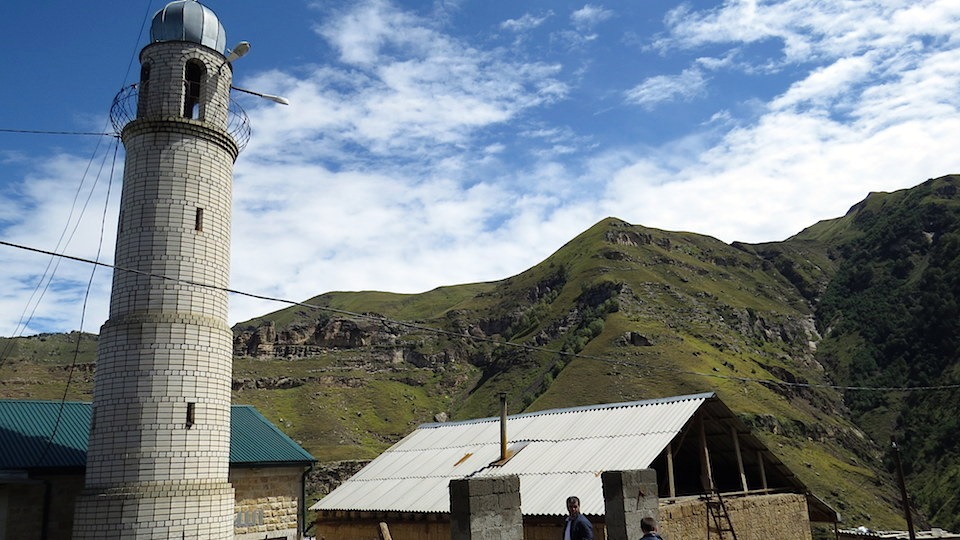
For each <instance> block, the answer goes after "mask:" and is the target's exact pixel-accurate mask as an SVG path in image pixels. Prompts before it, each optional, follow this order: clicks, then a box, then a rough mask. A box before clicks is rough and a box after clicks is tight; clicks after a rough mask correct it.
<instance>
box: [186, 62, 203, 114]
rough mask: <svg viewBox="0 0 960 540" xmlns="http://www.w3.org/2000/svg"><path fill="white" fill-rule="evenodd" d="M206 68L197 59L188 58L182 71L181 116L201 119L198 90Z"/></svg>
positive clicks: (201, 110)
mask: <svg viewBox="0 0 960 540" xmlns="http://www.w3.org/2000/svg"><path fill="white" fill-rule="evenodd" d="M205 71H206V69H205V68H204V67H203V64H202V63H200V62H199V61H198V60H190V61H189V62H187V67H186V70H185V73H184V84H185V88H184V98H183V116H184V117H185V118H191V119H194V120H202V119H203V108H202V107H201V103H200V93H201V92H200V90H201V88H202V86H203V85H202V81H203V76H204V72H205Z"/></svg>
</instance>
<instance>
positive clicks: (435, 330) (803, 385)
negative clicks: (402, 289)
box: [0, 240, 960, 392]
mask: <svg viewBox="0 0 960 540" xmlns="http://www.w3.org/2000/svg"><path fill="white" fill-rule="evenodd" d="M0 245H4V246H8V247H13V248H17V249H22V250H26V251H32V252H34V253H41V254H44V255H50V256H53V257H62V258H65V259H69V260H73V261H77V262H82V263H87V264H93V265H97V266H103V267H105V268H112V269H114V270H119V271H121V272H131V273H134V274H139V275H142V276H148V277H152V278H157V279H162V280H166V281H173V282H177V283H184V284H187V285H194V286H197V287H204V288H208V289H213V290H218V291H222V292H226V293H230V294H236V295H240V296H246V297H248V298H255V299H258V300H267V301H270V302H279V303H283V304H289V305H291V306H301V307H305V308H310V309H316V310H320V311H326V312H329V313H335V314H338V315H345V316H349V317H353V318H357V319H365V320H370V321H374V322H378V323H381V324H384V325H390V324H392V325H394V326H401V327H405V328H410V329H414V330H420V331H423V332H428V333H432V334H436V335H442V336H449V337H454V338H458V339H468V340H471V341H477V342H485V343H491V344H494V345H500V346H504V347H511V348H515V349H521V350H527V351H534V352H543V353H549V354H557V355H561V356H569V357H571V358H580V359H584V360H597V361H601V362H606V363H613V364H619V365H626V366H632V367H639V368H644V369H651V370H659V371H669V372H672V373H679V374H684V375H696V376H699V377H711V378H716V379H724V380H730V381H737V382H750V383H758V384H764V385H771V386H781V387H790V388H819V389H831V390H842V391H869V392H921V391H923V392H928V391H942V390H957V389H960V384H943V385H932V386H883V387H879V386H847V385H839V384H818V383H800V382H788V381H782V380H780V379H758V378H752V377H738V376H733V375H723V374H720V373H704V372H700V371H692V370H684V369H679V368H671V367H665V366H653V365H649V364H638V363H636V362H629V361H626V360H621V359H617V358H612V357H607V356H596V355H589V354H582V353H574V352H571V351H564V350H557V349H549V348H547V347H541V346H537V345H527V344H525V343H514V342H510V341H503V340H501V339H495V338H491V337H486V336H474V335H472V334H469V333H461V332H453V331H451V330H443V329H441V328H434V327H432V326H426V325H423V324H419V323H413V322H409V321H400V320H396V319H390V318H388V317H383V316H380V315H371V314H369V313H357V312H354V311H348V310H345V309H338V308H334V307H330V306H320V305H316V304H309V303H306V302H298V301H295V300H288V299H285V298H278V297H274V296H267V295H263V294H256V293H250V292H245V291H240V290H237V289H231V288H229V287H220V286H217V285H211V284H209V283H202V282H199V281H193V280H188V279H179V278H174V277H170V276H165V275H163V274H155V273H152V272H145V271H143V270H137V269H135V268H125V267H122V266H116V265H112V264H108V263H103V262H99V261H95V260H90V259H85V258H83V257H76V256H73V255H66V254H62V253H55V252H52V251H47V250H43V249H39V248H34V247H29V246H24V245H20V244H14V243H12V242H7V241H4V240H0Z"/></svg>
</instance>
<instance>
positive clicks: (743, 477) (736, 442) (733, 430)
mask: <svg viewBox="0 0 960 540" xmlns="http://www.w3.org/2000/svg"><path fill="white" fill-rule="evenodd" d="M730 435H731V436H733V449H734V451H736V454H737V467H738V468H739V469H740V487H741V488H743V492H744V493H746V492H747V491H749V488H747V473H746V472H744V470H743V456H742V455H741V454H740V436H739V435H737V427H736V426H734V425H731V426H730Z"/></svg>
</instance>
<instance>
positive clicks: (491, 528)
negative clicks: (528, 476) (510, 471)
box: [450, 475, 523, 540]
mask: <svg viewBox="0 0 960 540" xmlns="http://www.w3.org/2000/svg"><path fill="white" fill-rule="evenodd" d="M450 538H451V540H523V515H522V514H521V513H520V478H519V477H518V476H516V475H512V476H496V477H489V478H464V479H457V480H451V481H450Z"/></svg>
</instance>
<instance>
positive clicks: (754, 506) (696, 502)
mask: <svg viewBox="0 0 960 540" xmlns="http://www.w3.org/2000/svg"><path fill="white" fill-rule="evenodd" d="M724 505H725V506H726V507H727V511H728V512H729V513H730V522H731V524H732V525H733V529H734V530H735V531H736V533H737V538H738V539H739V540H770V539H771V538H776V539H777V540H810V539H811V533H810V520H809V517H808V512H807V499H806V497H805V496H804V495H800V494H796V493H783V494H774V495H751V496H748V497H725V498H724ZM660 517H661V521H660V529H661V531H663V533H665V534H664V536H665V537H667V538H707V525H708V520H709V519H710V516H709V514H708V513H707V507H706V505H705V504H704V502H703V501H702V500H700V499H698V498H695V497H691V498H689V499H677V500H673V501H671V502H670V503H667V504H663V505H661V506H660ZM713 535H714V536H716V533H713ZM727 536H729V534H727Z"/></svg>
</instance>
